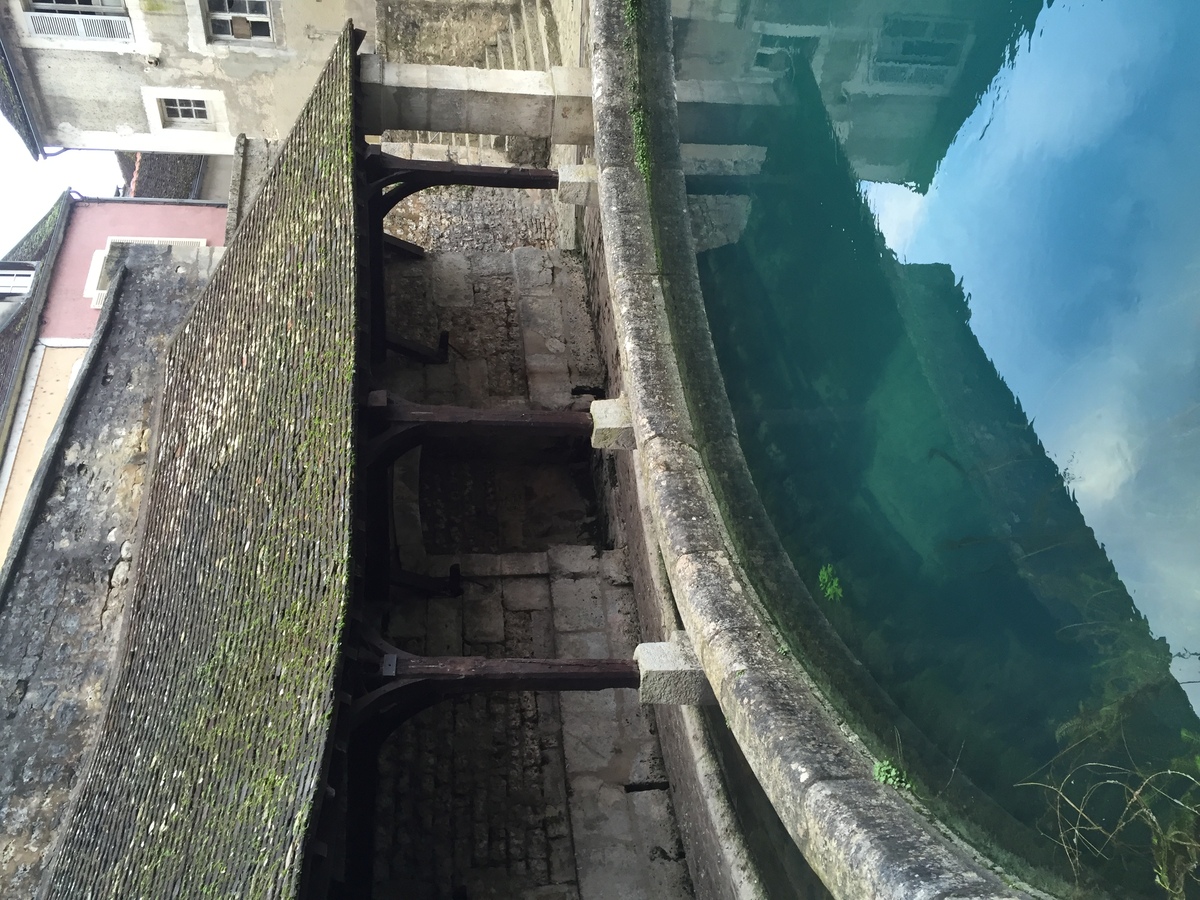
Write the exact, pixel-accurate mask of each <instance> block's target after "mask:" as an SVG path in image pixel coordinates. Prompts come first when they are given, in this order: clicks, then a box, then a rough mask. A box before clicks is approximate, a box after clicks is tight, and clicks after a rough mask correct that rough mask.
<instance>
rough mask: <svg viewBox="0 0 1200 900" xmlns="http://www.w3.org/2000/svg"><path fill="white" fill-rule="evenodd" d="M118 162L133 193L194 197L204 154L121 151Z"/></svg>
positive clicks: (185, 198) (178, 197)
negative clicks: (193, 188)
mask: <svg viewBox="0 0 1200 900" xmlns="http://www.w3.org/2000/svg"><path fill="white" fill-rule="evenodd" d="M117 163H118V165H120V167H121V174H122V175H123V176H124V178H125V183H126V184H127V185H128V186H129V196H130V197H157V198H159V199H164V200H192V199H194V197H193V196H192V187H193V185H195V184H196V180H197V178H198V177H199V176H200V173H201V170H202V167H203V165H204V157H203V156H194V155H187V154H183V153H118V154H117Z"/></svg>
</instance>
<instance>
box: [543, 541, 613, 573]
mask: <svg viewBox="0 0 1200 900" xmlns="http://www.w3.org/2000/svg"><path fill="white" fill-rule="evenodd" d="M546 557H547V561H548V562H549V565H550V568H549V570H548V571H550V572H551V573H552V574H554V575H592V574H595V573H596V572H599V571H600V568H599V566H600V560H599V557H600V552H599V551H598V550H597V549H596V548H595V547H593V546H592V545H591V544H556V545H554V546H553V547H551V548H550V549H549V550H548V551H547V552H546Z"/></svg>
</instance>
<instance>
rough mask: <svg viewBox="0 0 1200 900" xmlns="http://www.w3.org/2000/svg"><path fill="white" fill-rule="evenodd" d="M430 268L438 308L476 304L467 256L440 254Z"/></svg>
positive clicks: (434, 257)
mask: <svg viewBox="0 0 1200 900" xmlns="http://www.w3.org/2000/svg"><path fill="white" fill-rule="evenodd" d="M430 267H431V268H432V270H433V272H432V279H431V281H432V284H433V299H434V302H435V303H437V305H438V306H447V307H466V306H471V305H472V304H473V303H474V302H475V291H474V289H473V288H472V285H471V264H470V262H469V261H468V259H467V257H466V255H465V254H462V253H439V254H437V255H435V256H431V257H430ZM435 368H436V367H435Z"/></svg>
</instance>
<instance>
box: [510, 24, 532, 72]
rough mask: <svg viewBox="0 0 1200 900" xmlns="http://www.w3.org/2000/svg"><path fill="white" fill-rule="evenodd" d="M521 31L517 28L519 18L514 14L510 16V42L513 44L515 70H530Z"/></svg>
mask: <svg viewBox="0 0 1200 900" xmlns="http://www.w3.org/2000/svg"><path fill="white" fill-rule="evenodd" d="M520 35H521V31H520V29H519V28H518V27H517V17H516V16H514V15H513V14H512V13H509V14H508V40H509V42H510V43H511V44H512V53H513V68H514V69H528V68H529V63H528V59H527V57H526V54H525V41H524V39H522V38H521V36H520Z"/></svg>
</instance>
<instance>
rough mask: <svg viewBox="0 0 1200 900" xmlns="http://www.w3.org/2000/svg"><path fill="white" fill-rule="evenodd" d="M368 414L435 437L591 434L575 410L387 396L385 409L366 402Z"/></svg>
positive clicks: (583, 415)
mask: <svg viewBox="0 0 1200 900" xmlns="http://www.w3.org/2000/svg"><path fill="white" fill-rule="evenodd" d="M373 393H374V392H373ZM367 413H368V415H370V417H371V418H372V419H373V420H374V421H375V422H377V423H380V424H384V423H387V424H395V425H427V426H430V431H431V434H433V435H435V436H442V435H443V434H444V435H445V436H447V437H460V436H463V434H464V433H465V432H469V431H478V432H480V433H481V434H484V435H486V434H487V433H489V432H491V431H493V430H510V431H515V432H526V433H530V434H533V433H537V434H541V435H544V436H546V437H588V436H589V435H590V434H591V433H592V417H591V414H590V413H587V412H581V411H579V410H574V409H473V408H470V407H466V406H449V405H445V406H443V405H430V404H423V403H410V402H408V401H407V400H400V399H397V398H395V397H390V396H389V397H388V400H387V405H386V406H381V405H379V404H378V402H377V398H376V397H370V398H368V402H367Z"/></svg>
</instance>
